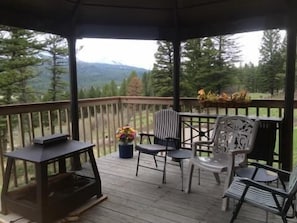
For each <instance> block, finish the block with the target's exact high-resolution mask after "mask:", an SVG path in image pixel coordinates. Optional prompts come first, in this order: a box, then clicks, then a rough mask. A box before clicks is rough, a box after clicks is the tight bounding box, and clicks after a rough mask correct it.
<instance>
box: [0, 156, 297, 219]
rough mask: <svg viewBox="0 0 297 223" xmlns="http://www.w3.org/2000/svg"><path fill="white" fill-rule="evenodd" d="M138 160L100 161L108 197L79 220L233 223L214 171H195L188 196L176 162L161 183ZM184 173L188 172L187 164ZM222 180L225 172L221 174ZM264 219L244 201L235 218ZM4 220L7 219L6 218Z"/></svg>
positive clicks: (159, 176)
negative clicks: (139, 166)
mask: <svg viewBox="0 0 297 223" xmlns="http://www.w3.org/2000/svg"><path fill="white" fill-rule="evenodd" d="M136 158H137V157H136V154H134V157H133V158H132V159H120V158H118V154H117V153H113V154H110V155H108V156H105V157H102V158H100V159H98V160H97V163H98V169H99V172H100V176H101V180H102V191H103V194H104V195H107V196H108V198H107V200H105V201H103V202H102V203H99V204H97V205H96V206H94V207H92V208H90V209H88V210H87V211H85V212H84V213H82V214H81V215H80V217H79V220H78V221H77V222H84V223H95V222H96V223H97V222H102V223H128V222H133V223H149V222H151V223H194V222H195V223H224V222H229V220H230V218H231V215H232V208H233V205H234V202H232V201H231V202H230V208H229V210H228V211H227V212H223V211H221V194H222V191H223V188H222V185H223V184H222V185H221V186H220V185H217V184H216V183H215V180H214V177H213V175H212V174H209V172H204V171H201V184H200V185H198V184H197V182H198V180H197V174H195V177H196V179H194V180H193V185H192V192H191V193H190V194H186V193H185V192H182V191H181V177H180V169H179V167H178V166H175V165H168V168H167V183H166V184H162V183H161V180H162V173H161V172H158V171H153V170H149V169H144V168H141V169H140V170H139V175H138V177H136V176H135V169H136ZM146 162H147V163H152V162H153V160H152V158H151V157H149V158H148V159H146ZM175 164H176V163H175ZM185 172H187V163H186V162H185ZM185 178H186V177H185ZM223 178H224V176H222V179H223ZM185 181H186V179H185ZM2 217H3V216H2ZM14 217H15V216H14ZM265 217H266V213H265V212H264V211H262V210H259V209H256V208H254V207H251V206H249V205H243V207H242V209H241V212H240V213H239V216H238V218H237V220H236V221H235V222H238V223H239V222H246V223H260V222H265ZM7 218H8V216H4V217H3V219H6V221H7ZM0 222H1V220H0ZM3 222H5V221H4V220H3ZM19 222H21V221H16V223H19ZM267 222H269V223H270V222H271V223H277V222H282V221H281V219H280V217H278V216H275V215H272V214H269V215H268V221H267ZM289 222H297V220H296V219H293V220H290V221H289Z"/></svg>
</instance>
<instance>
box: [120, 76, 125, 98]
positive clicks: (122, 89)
mask: <svg viewBox="0 0 297 223" xmlns="http://www.w3.org/2000/svg"><path fill="white" fill-rule="evenodd" d="M119 95H120V96H126V95H127V79H126V78H125V79H124V80H123V81H122V83H121V86H120V90H119Z"/></svg>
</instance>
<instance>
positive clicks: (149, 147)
mask: <svg viewBox="0 0 297 223" xmlns="http://www.w3.org/2000/svg"><path fill="white" fill-rule="evenodd" d="M135 149H136V150H138V151H139V152H142V153H147V154H157V153H158V152H165V151H166V146H163V145H158V144H138V145H136V147H135ZM167 150H175V148H173V147H167Z"/></svg>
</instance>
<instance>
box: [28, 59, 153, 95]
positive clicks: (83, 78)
mask: <svg viewBox="0 0 297 223" xmlns="http://www.w3.org/2000/svg"><path fill="white" fill-rule="evenodd" d="M132 71H135V72H136V73H137V74H138V75H139V76H140V77H141V76H142V75H143V73H145V72H148V70H146V69H144V68H139V67H133V66H128V65H122V64H106V63H88V62H83V61H78V62H77V83H78V88H79V89H80V88H90V87H91V86H96V87H97V86H102V85H104V84H106V83H109V82H110V81H112V80H114V81H115V82H116V83H117V84H120V83H121V82H122V81H123V79H124V78H127V77H128V76H129V75H130V73H131V72H132ZM37 73H38V76H37V77H35V78H34V79H33V80H32V82H31V83H30V84H31V85H32V87H33V88H35V89H36V90H37V91H39V92H44V91H47V89H48V86H49V84H50V78H51V75H50V73H49V71H48V69H47V67H46V65H42V66H40V67H39V68H38V71H37ZM64 80H65V81H66V82H67V83H69V75H68V74H67V75H64Z"/></svg>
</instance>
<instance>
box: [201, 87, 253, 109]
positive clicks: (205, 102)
mask: <svg viewBox="0 0 297 223" xmlns="http://www.w3.org/2000/svg"><path fill="white" fill-rule="evenodd" d="M197 99H198V100H199V103H200V104H201V105H202V106H203V107H247V106H248V104H249V103H250V102H251V98H250V97H249V96H248V94H247V91H246V90H242V91H239V92H235V93H233V94H230V95H229V94H227V93H225V92H223V93H222V94H219V95H218V94H214V93H212V92H211V91H209V92H208V93H205V91H204V89H200V90H199V91H198V97H197Z"/></svg>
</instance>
